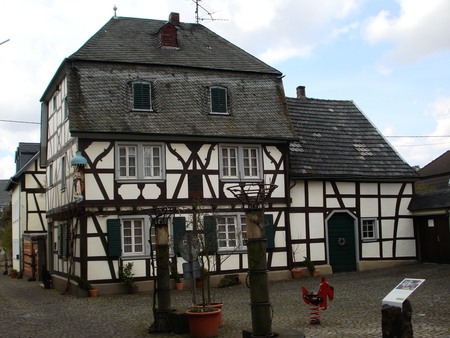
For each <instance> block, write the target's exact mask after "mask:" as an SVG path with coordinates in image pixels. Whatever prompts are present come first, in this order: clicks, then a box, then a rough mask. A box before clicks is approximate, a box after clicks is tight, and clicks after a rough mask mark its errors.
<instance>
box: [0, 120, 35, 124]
mask: <svg viewBox="0 0 450 338" xmlns="http://www.w3.org/2000/svg"><path fill="white" fill-rule="evenodd" d="M0 122H9V123H27V124H41V123H40V122H30V121H14V120H0Z"/></svg>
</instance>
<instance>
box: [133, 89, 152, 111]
mask: <svg viewBox="0 0 450 338" xmlns="http://www.w3.org/2000/svg"><path fill="white" fill-rule="evenodd" d="M133 109H134V110H152V100H151V84H150V83H149V82H135V83H133Z"/></svg>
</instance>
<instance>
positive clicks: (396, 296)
mask: <svg viewBox="0 0 450 338" xmlns="http://www.w3.org/2000/svg"><path fill="white" fill-rule="evenodd" d="M423 282H425V279H416V278H405V279H404V280H403V281H401V283H400V284H398V285H397V286H396V287H395V288H394V289H393V290H392V291H391V292H389V293H388V295H387V296H386V297H384V299H383V303H382V304H383V305H384V304H387V305H391V306H396V307H399V308H402V304H403V302H404V301H405V300H406V298H408V297H409V296H410V295H411V294H412V293H413V292H414V291H415V290H416V289H417V288H418V287H419V286H420V285H421V284H422V283H423Z"/></svg>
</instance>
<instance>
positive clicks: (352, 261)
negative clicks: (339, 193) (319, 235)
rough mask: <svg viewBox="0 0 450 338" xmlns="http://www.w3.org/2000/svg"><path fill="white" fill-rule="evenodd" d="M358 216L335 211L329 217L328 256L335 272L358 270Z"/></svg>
mask: <svg viewBox="0 0 450 338" xmlns="http://www.w3.org/2000/svg"><path fill="white" fill-rule="evenodd" d="M355 222H356V218H355V217H354V216H353V215H352V214H350V213H348V212H334V213H332V214H331V216H330V217H329V218H328V219H327V233H328V256H329V263H330V265H331V267H332V268H333V272H344V271H356V240H355V238H356V236H355Z"/></svg>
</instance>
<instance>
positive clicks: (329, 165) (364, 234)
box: [287, 86, 418, 272]
mask: <svg viewBox="0 0 450 338" xmlns="http://www.w3.org/2000/svg"><path fill="white" fill-rule="evenodd" d="M287 104H288V110H289V115H290V118H291V121H292V123H293V125H294V128H295V130H296V132H297V134H298V137H299V140H298V141H296V142H292V144H291V146H290V153H291V157H290V163H291V170H290V180H291V181H290V184H289V187H290V191H291V192H290V196H291V199H292V202H291V203H290V205H289V213H290V228H289V229H288V232H289V234H290V236H288V237H289V239H290V245H288V249H290V250H291V251H292V254H293V259H294V260H296V262H293V264H294V265H298V264H299V263H298V262H299V261H300V262H301V261H302V260H303V257H309V258H311V260H312V261H314V262H315V263H316V264H319V265H323V266H322V269H323V270H325V271H331V270H332V271H333V272H339V271H352V270H364V269H369V268H374V267H383V266H388V265H392V264H402V263H405V262H412V261H416V260H417V251H416V231H415V229H414V224H413V218H412V214H411V212H410V211H409V210H408V204H409V202H410V200H411V197H412V196H413V186H414V182H415V181H416V180H417V179H418V174H417V173H416V171H415V170H414V169H412V168H411V167H410V166H409V165H408V164H407V163H406V162H405V161H404V160H403V159H402V158H401V157H400V156H399V155H398V154H397V152H396V151H395V150H394V149H393V148H392V146H391V145H390V144H389V143H388V142H387V141H386V140H385V138H384V137H383V136H382V135H381V133H380V132H379V131H378V130H377V129H376V128H375V127H374V126H373V125H372V123H371V122H370V121H369V120H368V119H367V118H366V116H365V115H364V114H363V113H362V112H361V111H360V110H359V109H358V107H357V106H356V105H355V104H354V103H353V102H352V101H339V100H319V99H312V98H307V97H306V95H305V87H303V86H300V87H298V88H297V98H288V99H287ZM330 268H331V269H330Z"/></svg>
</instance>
